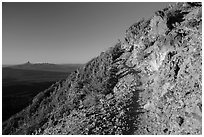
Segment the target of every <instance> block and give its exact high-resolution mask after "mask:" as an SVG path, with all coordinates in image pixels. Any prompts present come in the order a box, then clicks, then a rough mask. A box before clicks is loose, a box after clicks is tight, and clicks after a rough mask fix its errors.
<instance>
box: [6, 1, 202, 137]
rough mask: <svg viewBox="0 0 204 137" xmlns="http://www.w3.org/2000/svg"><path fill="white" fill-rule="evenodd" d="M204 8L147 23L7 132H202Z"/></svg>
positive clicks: (50, 92) (180, 9)
mask: <svg viewBox="0 0 204 137" xmlns="http://www.w3.org/2000/svg"><path fill="white" fill-rule="evenodd" d="M201 4H202V3H177V4H175V5H173V6H172V5H171V6H169V7H167V8H165V9H163V10H160V11H158V12H156V13H155V15H154V16H152V17H151V18H150V19H147V20H145V19H142V20H141V21H139V22H137V23H135V24H133V25H132V26H131V27H130V28H129V29H128V30H127V31H126V36H125V41H124V42H118V43H117V44H116V45H115V46H114V47H111V48H110V49H109V50H107V51H106V52H102V53H101V55H100V56H98V57H96V58H94V59H92V60H91V61H89V62H88V63H87V64H85V65H84V66H83V67H81V68H79V69H77V70H76V71H75V72H73V73H72V74H71V75H70V76H69V77H68V78H67V79H66V80H65V81H59V82H57V83H55V84H54V85H52V86H51V87H49V88H48V89H47V90H45V91H43V92H41V93H39V94H38V95H37V96H36V97H35V98H34V99H33V101H32V103H31V104H30V105H29V106H28V107H27V108H25V109H24V110H22V111H21V112H20V113H18V114H16V115H14V116H13V117H11V118H10V119H9V120H8V121H6V122H5V123H3V134H44V135H45V134H83V135H86V134H100V135H115V134H151V135H156V134H202V69H201V67H202V58H201V56H202V5H201Z"/></svg>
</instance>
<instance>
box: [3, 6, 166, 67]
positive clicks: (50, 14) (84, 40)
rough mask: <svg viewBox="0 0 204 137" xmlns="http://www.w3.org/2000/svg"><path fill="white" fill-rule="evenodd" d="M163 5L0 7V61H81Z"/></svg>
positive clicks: (95, 54) (7, 62)
mask: <svg viewBox="0 0 204 137" xmlns="http://www.w3.org/2000/svg"><path fill="white" fill-rule="evenodd" d="M167 5H169V3H147V2H145V3H138V2H135V3H31V2H30V3H11V2H9V3H3V4H2V6H3V7H2V11H3V14H2V31H3V33H2V34H3V39H2V57H3V59H2V61H3V62H2V63H3V64H20V63H25V62H27V61H30V62H32V63H41V62H47V63H86V62H87V61H89V60H90V59H92V58H93V57H95V56H97V55H99V54H100V52H102V51H105V50H106V49H108V47H111V46H113V45H114V44H115V43H116V42H117V40H118V39H121V40H122V41H123V40H124V39H123V38H124V36H125V30H126V29H128V27H129V26H130V25H132V24H134V23H135V22H137V21H138V20H139V19H141V18H142V17H145V18H148V17H150V16H151V15H153V13H154V12H155V11H157V10H159V9H163V8H165V7H166V6H167Z"/></svg>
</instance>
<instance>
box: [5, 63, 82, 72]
mask: <svg viewBox="0 0 204 137" xmlns="http://www.w3.org/2000/svg"><path fill="white" fill-rule="evenodd" d="M80 66H82V64H50V63H36V64H32V63H30V62H27V63H25V64H20V65H13V66H7V67H9V68H14V69H23V70H43V71H54V72H72V71H74V70H76V68H78V67H80Z"/></svg>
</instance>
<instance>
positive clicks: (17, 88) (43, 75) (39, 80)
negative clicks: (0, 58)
mask: <svg viewBox="0 0 204 137" xmlns="http://www.w3.org/2000/svg"><path fill="white" fill-rule="evenodd" d="M78 66H80V65H72V64H71V65H70V64H66V65H55V64H28V63H27V64H22V65H13V66H11V65H10V66H6V67H3V68H2V102H3V105H2V107H3V108H2V109H3V113H2V114H3V121H4V120H6V119H7V118H9V117H10V116H11V115H13V114H15V113H17V112H19V111H20V110H22V109H23V108H24V107H26V106H27V105H28V103H29V102H30V101H31V100H32V98H33V97H34V96H35V95H37V94H38V93H39V92H41V91H43V90H45V89H46V88H47V87H49V86H51V85H52V84H54V83H55V82H56V81H60V80H64V79H65V78H66V77H68V76H69V75H70V73H71V72H73V71H74V70H76V69H77V68H78Z"/></svg>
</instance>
